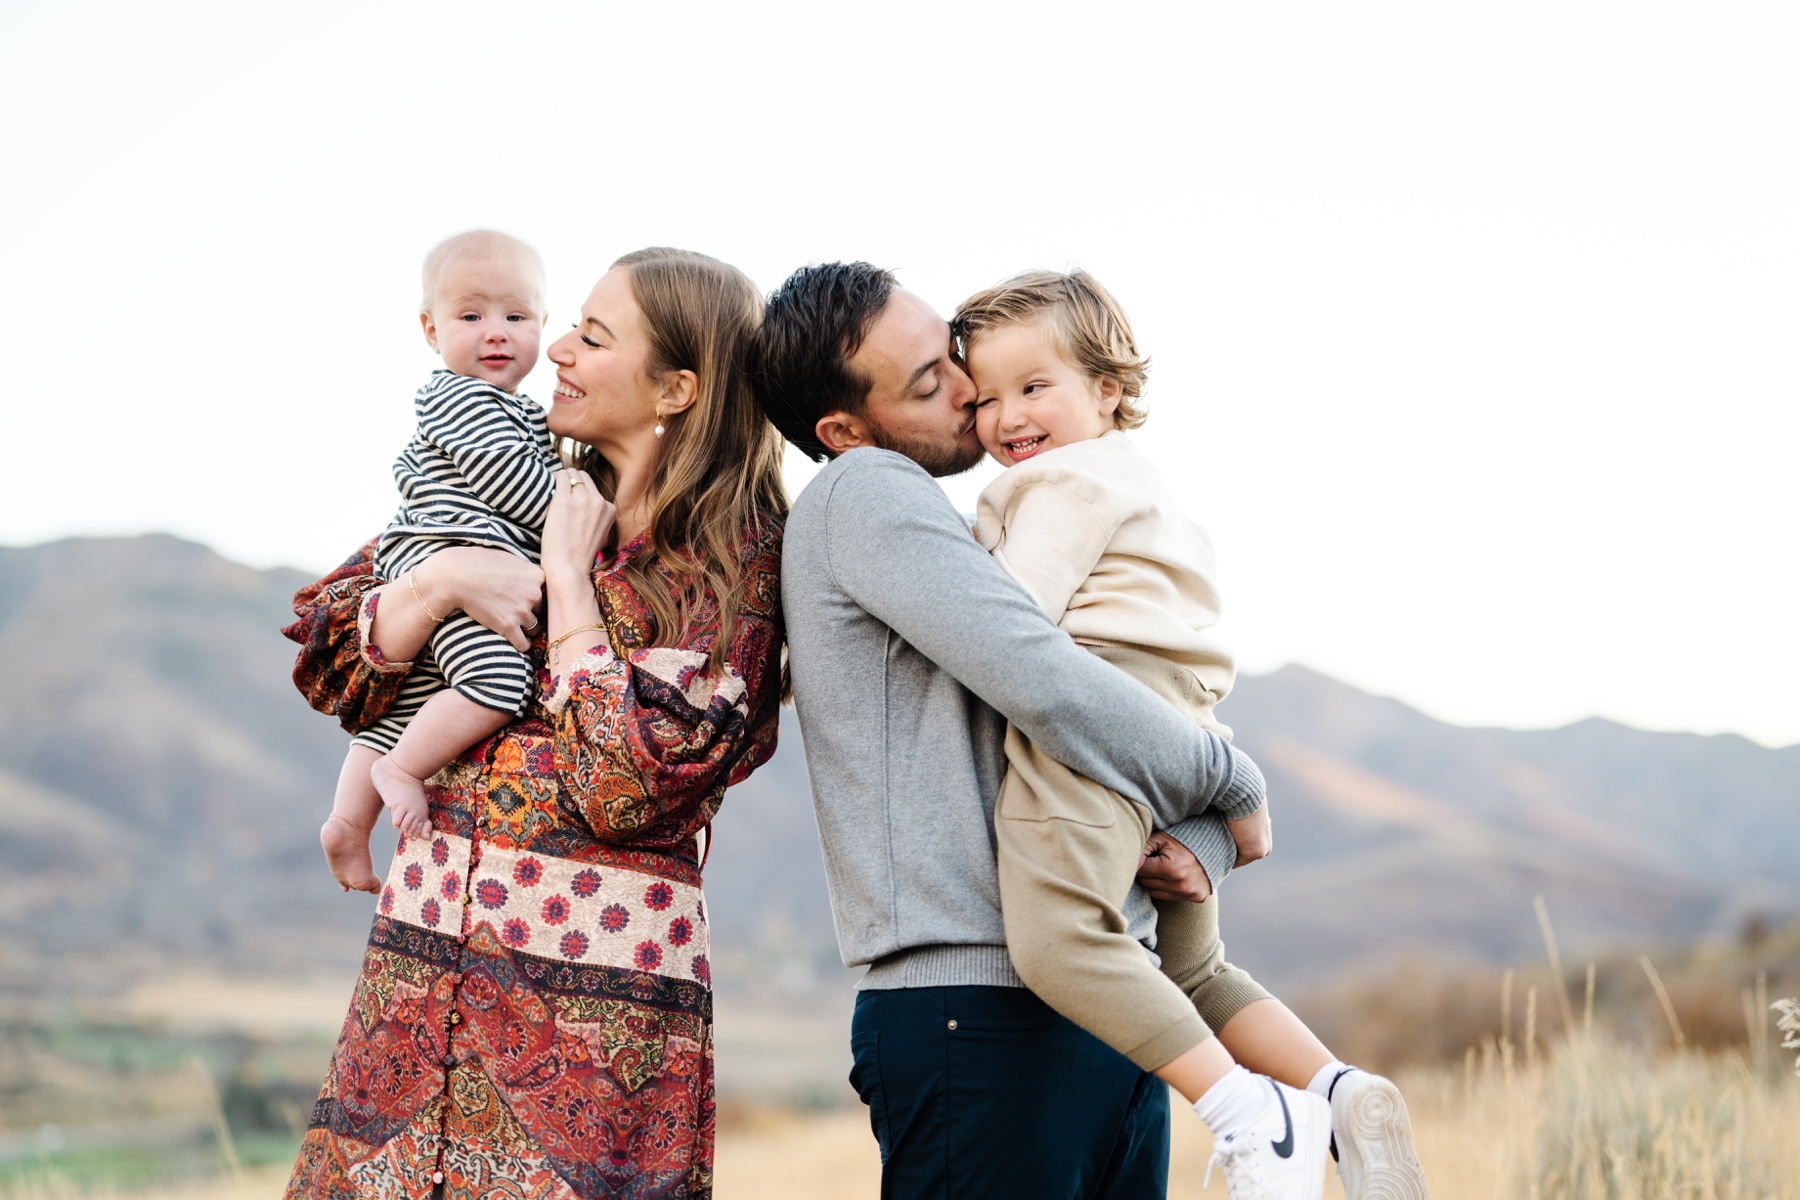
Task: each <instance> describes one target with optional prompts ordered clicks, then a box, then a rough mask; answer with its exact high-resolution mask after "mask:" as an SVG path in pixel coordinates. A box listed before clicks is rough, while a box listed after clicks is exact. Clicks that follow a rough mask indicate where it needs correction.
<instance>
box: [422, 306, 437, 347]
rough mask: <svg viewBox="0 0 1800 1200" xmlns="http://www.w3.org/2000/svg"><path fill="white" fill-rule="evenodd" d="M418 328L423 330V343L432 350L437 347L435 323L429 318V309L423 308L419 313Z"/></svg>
mask: <svg viewBox="0 0 1800 1200" xmlns="http://www.w3.org/2000/svg"><path fill="white" fill-rule="evenodd" d="M419 328H421V329H423V330H424V331H425V344H426V345H428V346H430V347H431V348H432V349H433V350H436V349H437V323H436V322H435V321H433V320H432V319H431V310H430V309H423V310H421V311H420V313H419Z"/></svg>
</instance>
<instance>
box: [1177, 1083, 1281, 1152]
mask: <svg viewBox="0 0 1800 1200" xmlns="http://www.w3.org/2000/svg"><path fill="white" fill-rule="evenodd" d="M1274 1099H1275V1093H1274V1092H1273V1091H1271V1090H1270V1088H1269V1080H1268V1079H1267V1078H1265V1077H1264V1076H1261V1075H1252V1074H1251V1073H1250V1072H1249V1071H1246V1070H1244V1068H1242V1067H1233V1068H1231V1070H1229V1071H1227V1072H1225V1075H1224V1077H1223V1078H1221V1079H1220V1080H1219V1082H1217V1083H1215V1084H1213V1085H1212V1086H1211V1087H1209V1088H1207V1089H1206V1094H1205V1095H1203V1096H1201V1097H1200V1098H1199V1099H1198V1100H1196V1101H1194V1112H1195V1113H1196V1114H1198V1116H1199V1117H1200V1119H1201V1120H1202V1121H1205V1122H1206V1127H1207V1128H1208V1129H1210V1130H1212V1135H1213V1137H1215V1138H1222V1137H1224V1136H1226V1135H1227V1134H1231V1133H1237V1132H1238V1131H1240V1130H1243V1129H1246V1128H1248V1127H1249V1126H1250V1125H1252V1124H1254V1123H1255V1121H1256V1119H1257V1118H1258V1117H1260V1116H1262V1114H1263V1110H1264V1109H1266V1108H1268V1107H1269V1103H1270V1102H1271V1101H1272V1100H1274Z"/></svg>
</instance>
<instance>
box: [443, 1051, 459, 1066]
mask: <svg viewBox="0 0 1800 1200" xmlns="http://www.w3.org/2000/svg"><path fill="white" fill-rule="evenodd" d="M444 1065H445V1066H446V1067H454V1066H455V1065H456V1055H454V1054H446V1055H444Z"/></svg>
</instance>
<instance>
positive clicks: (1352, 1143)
mask: <svg viewBox="0 0 1800 1200" xmlns="http://www.w3.org/2000/svg"><path fill="white" fill-rule="evenodd" d="M1315 1099H1316V1097H1315ZM1331 1130H1332V1137H1331V1140H1332V1149H1333V1151H1334V1152H1335V1153H1336V1156H1337V1160H1338V1162H1337V1173H1338V1179H1339V1181H1340V1182H1342V1183H1343V1185H1344V1200H1429V1198H1430V1196H1431V1192H1430V1191H1429V1190H1428V1189H1427V1188H1426V1186H1425V1168H1423V1167H1421V1166H1420V1165H1419V1153H1418V1151H1417V1150H1415V1149H1414V1148H1413V1135H1412V1121H1411V1120H1410V1119H1409V1118H1408V1117H1407V1115H1406V1101H1404V1100H1402V1099H1401V1098H1400V1089H1399V1088H1397V1087H1395V1086H1394V1085H1393V1083H1391V1082H1390V1081H1389V1080H1386V1079H1383V1078H1382V1077H1381V1076H1379V1075H1371V1074H1369V1073H1368V1072H1367V1071H1346V1072H1344V1073H1343V1074H1341V1075H1339V1076H1338V1077H1337V1078H1336V1079H1334V1080H1332V1082H1331Z"/></svg>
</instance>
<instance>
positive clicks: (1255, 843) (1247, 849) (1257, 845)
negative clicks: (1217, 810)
mask: <svg viewBox="0 0 1800 1200" xmlns="http://www.w3.org/2000/svg"><path fill="white" fill-rule="evenodd" d="M1225 828H1227V829H1229V830H1230V831H1231V840H1232V841H1234V842H1236V843H1237V848H1238V856H1237V863H1236V865H1237V866H1240V867H1241V866H1244V865H1245V864H1247V863H1253V862H1255V861H1256V860H1257V859H1259V858H1267V857H1268V856H1269V852H1270V851H1271V850H1273V849H1274V848H1275V828H1274V826H1273V825H1271V824H1270V823H1269V805H1268V802H1267V801H1265V802H1264V803H1263V806H1262V807H1261V808H1259V809H1257V810H1256V811H1255V812H1253V813H1251V814H1250V815H1249V816H1247V817H1245V818H1243V819H1242V820H1238V821H1227V822H1225Z"/></svg>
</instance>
